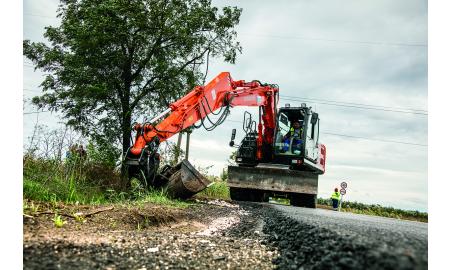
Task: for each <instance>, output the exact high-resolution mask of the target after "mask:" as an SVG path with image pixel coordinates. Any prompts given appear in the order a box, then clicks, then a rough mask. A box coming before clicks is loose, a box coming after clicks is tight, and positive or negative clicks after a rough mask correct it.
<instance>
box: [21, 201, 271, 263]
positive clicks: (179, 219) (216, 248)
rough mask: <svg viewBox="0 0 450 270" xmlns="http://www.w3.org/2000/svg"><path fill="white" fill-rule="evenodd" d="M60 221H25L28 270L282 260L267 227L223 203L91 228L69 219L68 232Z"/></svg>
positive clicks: (141, 213) (102, 217)
mask: <svg viewBox="0 0 450 270" xmlns="http://www.w3.org/2000/svg"><path fill="white" fill-rule="evenodd" d="M41 208H43V209H45V205H44V206H41ZM89 208H95V207H88V206H61V207H60V208H59V213H74V212H77V211H83V210H84V211H86V210H88V209H89ZM52 218H53V216H52V215H36V216H34V217H33V218H29V217H24V242H23V247H24V249H23V263H24V269H211V268H213V269H273V268H274V267H275V266H274V265H273V263H272V260H273V259H274V258H276V257H277V256H278V252H277V250H276V249H275V248H273V247H271V246H267V245H265V244H263V243H262V242H263V241H262V236H261V233H260V231H257V230H255V228H256V227H255V226H259V227H260V229H261V230H262V225H261V224H259V225H258V222H260V219H259V218H258V217H253V215H252V214H251V213H250V212H248V211H246V210H244V209H243V208H242V207H241V206H239V205H237V204H231V203H227V202H223V201H210V202H205V203H197V204H196V205H194V206H192V207H188V208H185V209H173V208H166V207H161V206H155V205H150V204H146V205H140V206H139V207H136V206H120V205H114V209H113V210H111V211H105V212H102V213H98V214H96V215H93V216H92V217H89V218H86V219H85V220H84V222H83V221H76V220H74V219H71V218H64V220H66V221H67V224H65V225H64V226H63V227H62V228H56V227H55V226H54V224H53V221H52ZM244 220H245V221H244Z"/></svg>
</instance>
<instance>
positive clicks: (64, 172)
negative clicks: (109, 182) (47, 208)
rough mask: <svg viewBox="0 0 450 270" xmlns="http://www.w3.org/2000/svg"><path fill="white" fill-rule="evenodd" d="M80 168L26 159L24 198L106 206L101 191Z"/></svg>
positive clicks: (48, 161) (79, 166)
mask: <svg viewBox="0 0 450 270" xmlns="http://www.w3.org/2000/svg"><path fill="white" fill-rule="evenodd" d="M81 166H82V165H76V164H75V165H74V164H62V163H58V162H55V161H51V160H39V159H27V160H26V161H25V163H24V167H23V195H24V198H27V199H30V200H35V201H46V202H56V201H61V202H64V203H75V202H78V203H81V204H99V203H105V202H106V198H105V196H104V193H103V192H102V190H101V188H99V187H98V186H96V185H95V184H94V183H93V182H91V181H90V179H88V178H87V176H86V174H85V173H84V172H85V170H84V169H85V168H83V167H81Z"/></svg>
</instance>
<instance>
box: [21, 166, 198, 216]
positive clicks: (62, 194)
mask: <svg viewBox="0 0 450 270" xmlns="http://www.w3.org/2000/svg"><path fill="white" fill-rule="evenodd" d="M109 170H110V171H108V169H107V168H104V167H100V166H98V165H97V164H90V163H88V162H85V163H81V162H66V163H62V162H56V161H52V160H43V159H33V158H27V159H26V160H25V162H24V167H23V195H24V199H28V200H31V201H42V202H52V203H57V202H63V203H66V204H72V203H79V204H105V203H121V204H143V203H152V204H159V205H165V206H169V207H177V208H184V207H188V206H189V205H191V204H190V203H188V202H184V201H180V200H177V199H171V198H169V197H168V196H167V194H166V192H165V191H163V190H153V189H151V190H146V189H144V188H143V187H142V186H141V184H140V183H139V181H138V180H136V179H132V182H131V184H132V185H131V190H127V191H125V190H124V189H123V188H120V183H119V182H120V178H119V175H118V173H116V172H113V171H112V170H111V169H109ZM30 207H32V206H28V205H24V208H30Z"/></svg>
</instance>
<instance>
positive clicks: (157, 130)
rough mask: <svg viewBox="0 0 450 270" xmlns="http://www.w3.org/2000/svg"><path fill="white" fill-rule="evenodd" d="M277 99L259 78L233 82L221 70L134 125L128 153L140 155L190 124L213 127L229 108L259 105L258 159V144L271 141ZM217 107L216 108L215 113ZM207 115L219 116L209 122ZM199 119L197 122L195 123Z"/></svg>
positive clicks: (274, 90)
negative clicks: (210, 78) (155, 115)
mask: <svg viewBox="0 0 450 270" xmlns="http://www.w3.org/2000/svg"><path fill="white" fill-rule="evenodd" d="M277 101H278V87H277V86H275V85H269V84H262V83H260V82H259V81H251V82H245V81H243V80H239V81H234V80H233V79H232V78H231V76H230V73H228V72H222V73H220V74H219V75H218V76H217V77H215V78H214V79H213V80H211V81H210V82H209V83H208V84H207V85H205V86H196V87H195V88H194V89H193V90H192V91H191V92H189V93H188V94H187V95H185V96H184V97H182V98H181V99H179V100H177V101H175V102H174V103H172V104H170V106H169V108H168V109H167V110H165V111H164V112H163V113H161V114H160V115H158V116H157V117H155V118H153V119H152V120H151V121H150V122H147V123H143V124H135V125H134V129H135V131H136V138H135V141H134V144H133V146H132V147H131V148H130V150H129V154H130V155H132V156H140V155H141V153H142V151H143V150H144V148H145V147H146V145H148V144H149V143H151V142H152V141H154V140H157V141H158V143H160V142H163V141H165V140H167V139H169V138H170V137H171V136H173V135H175V134H177V133H179V132H181V131H182V130H185V129H187V128H189V127H192V126H194V127H197V128H198V127H200V126H204V127H205V128H206V129H207V130H212V129H213V128H214V127H215V126H217V125H219V124H221V123H222V122H223V121H224V120H225V118H226V116H227V115H228V113H229V109H230V107H234V106H259V107H260V110H261V111H262V112H261V113H260V115H261V118H260V121H259V124H258V140H257V144H258V146H259V147H258V151H257V158H261V157H262V150H261V145H262V144H263V143H267V144H272V142H273V134H274V132H273V131H274V129H275V118H276V103H277ZM217 110H219V111H218V112H216V111H217ZM210 114H213V115H220V116H219V119H218V120H217V122H215V123H213V124H212V125H211V123H212V121H211V120H210V118H209V115H210ZM261 119H262V121H261ZM199 120H200V125H198V126H195V123H196V122H197V121H199ZM207 120H209V121H207ZM158 121H159V123H157V122H158ZM206 122H209V124H206ZM155 123H157V124H155ZM207 125H210V126H209V127H208V126H207Z"/></svg>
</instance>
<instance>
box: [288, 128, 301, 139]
mask: <svg viewBox="0 0 450 270" xmlns="http://www.w3.org/2000/svg"><path fill="white" fill-rule="evenodd" d="M299 130H300V134H299V136H300V138H301V137H302V133H303V128H299ZM290 133H291V138H292V137H293V136H294V133H295V129H294V128H293V127H291V130H290Z"/></svg>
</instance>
